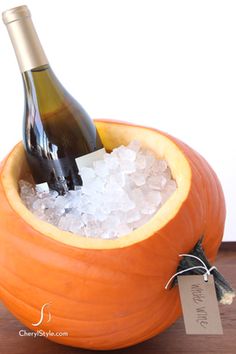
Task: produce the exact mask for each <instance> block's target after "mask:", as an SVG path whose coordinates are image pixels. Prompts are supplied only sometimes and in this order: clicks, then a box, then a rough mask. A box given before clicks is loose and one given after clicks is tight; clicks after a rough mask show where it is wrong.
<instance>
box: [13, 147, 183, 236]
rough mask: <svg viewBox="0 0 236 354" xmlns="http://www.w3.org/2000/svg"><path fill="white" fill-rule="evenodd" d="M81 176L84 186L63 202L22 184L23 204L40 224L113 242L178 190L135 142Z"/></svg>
mask: <svg viewBox="0 0 236 354" xmlns="http://www.w3.org/2000/svg"><path fill="white" fill-rule="evenodd" d="M80 175H81V177H82V180H83V186H82V187H81V188H80V189H78V190H75V191H69V192H68V193H67V194H66V195H64V196H59V195H58V193H57V192H56V191H53V190H46V191H40V190H36V189H35V188H34V186H33V185H32V184H30V183H29V182H26V181H24V180H20V181H19V186H20V195H21V198H22V200H23V202H24V203H25V205H26V206H27V208H28V209H29V210H30V211H31V212H32V213H33V214H35V215H36V216H37V217H38V218H39V219H41V220H43V221H46V222H48V223H50V224H53V225H55V226H57V227H58V228H59V229H62V230H64V231H69V232H72V233H75V234H79V235H81V236H85V237H95V238H102V239H114V238H117V237H120V236H123V235H125V234H128V233H129V232H131V231H133V230H135V229H136V228H138V227H140V226H142V225H143V224H145V223H146V222H148V220H149V219H151V218H152V217H153V215H154V214H155V213H156V212H157V211H158V209H159V208H160V207H161V206H162V205H163V203H165V202H166V200H167V199H168V198H169V197H170V196H171V195H172V194H173V193H174V192H175V190H176V188H177V186H176V182H175V181H174V180H173V178H172V176H171V172H170V169H169V167H168V165H167V162H166V161H165V160H161V159H158V158H157V157H156V156H155V155H154V154H153V153H152V152H151V151H149V150H147V149H144V148H142V147H141V145H140V143H139V142H138V141H132V142H131V143H130V144H129V145H128V146H123V145H122V146H120V147H118V148H116V149H114V150H113V151H112V152H111V153H109V154H108V153H105V154H104V156H103V159H102V160H98V161H95V162H93V165H92V166H91V167H82V168H81V170H80Z"/></svg>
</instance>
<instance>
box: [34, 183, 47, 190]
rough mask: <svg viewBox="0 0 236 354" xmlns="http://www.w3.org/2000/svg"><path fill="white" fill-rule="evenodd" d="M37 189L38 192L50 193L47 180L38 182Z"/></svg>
mask: <svg viewBox="0 0 236 354" xmlns="http://www.w3.org/2000/svg"><path fill="white" fill-rule="evenodd" d="M35 190H36V192H38V193H49V186H48V184H47V182H43V183H39V184H36V186H35Z"/></svg>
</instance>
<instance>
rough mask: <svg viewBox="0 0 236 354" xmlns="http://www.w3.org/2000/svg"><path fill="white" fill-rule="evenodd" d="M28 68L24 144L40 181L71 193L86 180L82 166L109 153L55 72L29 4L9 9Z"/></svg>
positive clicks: (8, 21)
mask: <svg viewBox="0 0 236 354" xmlns="http://www.w3.org/2000/svg"><path fill="white" fill-rule="evenodd" d="M2 16H3V22H4V23H5V24H6V26H7V29H8V33H9V35H10V38H11V41H12V44H13V47H14V50H15V53H16V57H17V60H18V64H19V67H20V70H21V72H22V78H23V84H24V92H25V110H24V119H23V144H24V148H25V152H26V156H27V160H28V164H29V166H30V170H31V172H32V176H33V178H34V181H35V183H36V188H38V189H39V190H44V188H46V189H47V188H48V186H49V187H50V188H51V189H53V190H56V191H58V193H59V194H61V195H62V194H65V193H66V192H67V191H68V190H69V189H76V188H77V187H78V186H80V185H82V180H81V177H80V175H79V169H80V167H81V166H83V165H89V164H90V163H91V161H92V160H93V159H94V158H99V156H100V155H102V154H103V153H104V148H103V145H102V142H101V139H100V137H99V135H98V132H97V130H96V127H95V125H94V123H93V121H92V120H91V118H90V117H89V116H88V114H87V113H86V112H85V110H84V109H83V108H82V107H81V105H80V104H79V103H78V102H77V101H76V100H75V99H74V98H73V97H72V96H71V95H70V94H69V93H68V92H67V91H66V90H65V88H64V87H63V86H62V85H61V83H60V82H59V81H58V79H57V78H56V76H55V74H54V73H53V71H52V69H51V67H50V65H49V63H48V60H47V57H46V55H45V53H44V51H43V48H42V46H41V43H40V41H39V38H38V36H37V33H36V31H35V28H34V25H33V22H32V20H31V14H30V11H29V9H28V8H27V6H25V5H24V6H18V7H15V8H12V9H10V10H7V11H5V12H3V14H2Z"/></svg>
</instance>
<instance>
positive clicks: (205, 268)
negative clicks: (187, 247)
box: [165, 253, 217, 290]
mask: <svg viewBox="0 0 236 354" xmlns="http://www.w3.org/2000/svg"><path fill="white" fill-rule="evenodd" d="M183 256H184V257H192V258H195V259H197V260H198V261H199V262H201V263H202V265H199V266H194V267H190V268H187V269H184V270H181V271H179V272H177V273H175V274H173V275H172V277H170V279H169V280H168V282H167V283H166V286H165V289H166V290H167V289H168V286H169V285H170V283H171V281H172V280H173V279H174V278H175V277H176V276H177V275H179V274H182V273H185V272H188V271H189V270H192V269H204V270H205V273H204V274H203V278H204V281H207V276H208V275H210V274H211V271H212V270H213V269H217V268H216V267H215V266H212V267H211V268H209V269H208V268H207V266H206V264H205V263H204V262H203V260H202V259H201V258H199V257H197V256H194V255H193V254H187V253H181V254H179V257H183Z"/></svg>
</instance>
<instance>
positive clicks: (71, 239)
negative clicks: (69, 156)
mask: <svg viewBox="0 0 236 354" xmlns="http://www.w3.org/2000/svg"><path fill="white" fill-rule="evenodd" d="M96 125H97V128H98V130H99V133H100V135H101V138H102V140H103V143H104V145H105V147H106V148H107V149H108V150H111V149H113V148H114V147H116V146H118V145H121V144H127V143H128V142H129V141H131V140H133V139H136V140H139V141H141V143H142V144H143V145H144V146H145V147H147V148H150V149H152V150H153V151H154V152H155V153H156V154H157V155H158V156H159V157H162V158H165V159H166V160H167V161H168V163H169V166H170V168H171V171H172V175H173V177H174V178H175V180H176V182H177V185H178V188H177V191H176V192H174V194H173V195H172V196H171V197H170V199H169V200H168V201H167V202H166V203H165V204H164V205H163V206H162V207H161V209H160V210H159V211H158V212H157V213H156V215H155V216H154V217H153V218H152V219H151V220H150V221H149V222H148V223H147V224H145V225H144V226H142V227H140V228H139V229H137V230H135V231H134V232H131V233H130V234H128V235H126V236H124V237H122V238H120V239H116V240H102V239H89V238H84V237H80V236H79V235H73V234H71V233H68V232H63V231H60V230H59V229H57V228H56V227H54V226H52V225H49V224H47V223H45V222H42V221H40V220H38V219H37V218H36V217H35V216H34V215H32V214H31V213H30V211H29V210H27V208H26V207H25V206H24V205H23V203H22V202H21V199H20V197H19V194H18V180H19V179H20V178H27V176H28V174H29V172H28V167H27V163H26V161H25V156H24V151H23V147H22V144H21V143H20V144H18V145H17V146H16V147H15V148H14V149H13V151H12V152H11V153H10V154H9V156H8V157H7V158H6V159H5V161H4V162H3V163H2V165H1V171H0V182H1V183H0V266H1V270H0V296H1V299H2V301H3V302H4V303H5V305H6V306H7V307H8V309H9V310H10V311H11V312H12V313H13V314H14V315H15V317H16V318H18V319H19V320H20V321H21V322H22V323H23V324H24V325H26V326H27V327H29V328H31V329H32V330H36V329H43V330H45V331H49V330H50V331H53V332H68V334H69V335H68V337H57V336H54V337H50V339H51V340H53V341H55V342H58V343H63V344H67V345H72V346H78V347H82V348H92V349H114V348H122V347H126V346H129V345H132V344H135V343H138V342H141V341H143V340H145V339H148V338H150V337H152V336H154V335H156V334H158V333H160V332H161V331H163V330H164V329H165V328H167V327H168V326H170V325H171V324H172V323H173V322H174V321H175V320H176V319H177V318H178V317H179V316H180V314H181V306H180V301H179V294H178V288H177V287H175V288H172V289H171V290H165V284H166V282H167V280H168V279H169V278H170V276H171V275H172V274H173V273H175V271H176V268H177V266H178V263H179V256H178V255H179V254H180V253H183V252H188V251H189V250H191V249H192V248H193V247H194V245H195V244H196V243H197V241H198V240H199V239H200V237H201V236H202V235H204V239H203V246H204V249H205V252H206V255H207V257H208V259H209V260H210V261H213V260H214V258H215V256H216V253H217V250H218V247H219V245H220V242H221V238H222V234H223V227H224V219H225V204H224V198H223V194H222V189H221V186H220V184H219V181H218V179H217V177H216V175H215V173H214V172H213V170H212V169H211V168H210V166H209V165H208V163H207V162H206V161H205V160H204V159H203V158H202V157H201V156H200V155H199V154H198V153H196V152H195V151H193V150H192V149H191V148H189V147H188V146H187V145H185V144H184V143H182V142H180V141H179V140H177V139H175V138H173V137H171V136H169V135H166V134H164V133H162V132H159V131H157V130H155V129H151V128H145V127H140V126H134V125H130V124H125V123H121V122H114V121H102V120H99V121H97V122H96ZM45 303H50V305H49V307H50V308H49V310H50V313H51V315H52V318H51V321H50V322H47V318H46V319H45V320H43V322H42V324H41V325H39V326H38V327H35V326H33V325H32V323H35V322H37V321H38V320H39V318H40V310H41V308H42V306H43V304H45Z"/></svg>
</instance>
